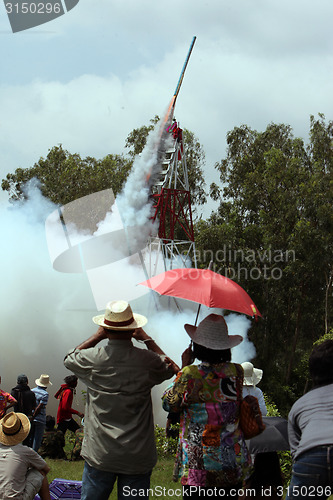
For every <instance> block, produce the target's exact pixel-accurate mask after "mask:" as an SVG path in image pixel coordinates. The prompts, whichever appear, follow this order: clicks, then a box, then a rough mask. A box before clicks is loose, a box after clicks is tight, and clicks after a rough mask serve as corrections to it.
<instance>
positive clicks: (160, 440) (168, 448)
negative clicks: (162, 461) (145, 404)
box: [155, 424, 179, 458]
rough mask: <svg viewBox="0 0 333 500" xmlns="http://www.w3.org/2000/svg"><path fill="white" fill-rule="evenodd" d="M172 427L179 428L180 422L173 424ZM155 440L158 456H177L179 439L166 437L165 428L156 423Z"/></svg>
mask: <svg viewBox="0 0 333 500" xmlns="http://www.w3.org/2000/svg"><path fill="white" fill-rule="evenodd" d="M171 429H177V430H178V429H179V424H173V425H171ZM155 442H156V449H157V456H158V457H159V458H170V457H175V455H176V451H177V444H178V439H175V438H172V437H168V438H167V437H166V435H165V429H164V428H163V427H160V426H158V425H155Z"/></svg>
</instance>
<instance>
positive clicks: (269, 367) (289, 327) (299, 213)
mask: <svg viewBox="0 0 333 500" xmlns="http://www.w3.org/2000/svg"><path fill="white" fill-rule="evenodd" d="M332 140H333V123H332V122H329V123H328V124H326V123H325V119H324V117H323V116H322V115H319V119H314V117H311V119H310V137H309V144H308V145H307V146H305V145H304V142H303V141H302V140H301V139H299V138H295V137H294V136H293V133H292V129H291V127H290V126H288V125H283V124H281V125H277V124H270V125H269V126H268V127H267V128H266V130H265V131H264V132H257V131H254V130H251V129H250V128H249V127H247V126H246V125H243V126H241V127H236V128H234V129H233V130H232V131H231V132H229V133H228V135H227V145H228V149H227V156H226V158H225V159H223V160H221V162H219V163H218V164H217V165H216V168H217V169H218V171H219V173H220V179H221V185H222V186H223V187H219V186H217V185H212V186H211V194H212V195H213V196H214V197H215V199H216V198H218V197H220V206H219V209H218V211H217V213H215V214H213V215H212V216H211V217H210V219H209V220H208V221H200V223H199V224H198V226H197V233H198V237H197V241H196V247H197V251H198V252H199V253H200V254H201V255H202V256H204V257H205V258H203V259H201V260H202V262H201V265H202V266H206V265H207V264H208V257H209V258H211V257H212V255H213V256H216V255H220V259H219V262H216V259H215V267H216V264H219V265H220V269H218V271H219V272H221V273H222V274H227V275H229V277H232V278H234V279H235V280H236V281H237V282H239V283H240V284H241V285H242V286H243V287H244V288H245V289H246V290H247V291H248V292H249V294H250V296H251V297H252V298H253V300H254V302H255V303H256V304H257V306H258V308H259V310H260V311H261V312H262V313H263V315H264V319H263V320H262V321H259V322H258V323H257V324H255V325H254V326H253V328H252V329H251V332H250V336H251V339H252V340H253V341H254V343H255V346H256V349H257V360H256V363H257V364H259V366H262V367H264V369H265V377H264V379H263V382H262V388H263V390H265V387H267V390H269V393H270V394H271V395H272V397H273V399H274V400H276V401H279V402H280V404H279V407H281V408H283V407H284V408H287V407H288V405H289V404H290V403H291V402H293V400H294V399H295V398H296V397H298V396H299V395H300V394H299V392H298V391H299V390H300V387H299V386H298V385H297V380H296V379H297V377H296V378H294V369H295V366H296V364H297V359H298V357H299V356H300V354H301V353H302V352H303V350H304V349H307V348H308V347H309V346H311V345H312V343H313V342H314V341H315V340H316V339H318V338H319V337H320V336H321V335H322V334H323V333H325V331H328V329H329V327H330V325H331V324H332V319H333V318H332V306H333V304H332V294H331V290H332V229H333V227H332V193H333V190H332V158H333V156H332V155H333V148H332V144H333V142H332ZM208 250H211V252H210V253H209V252H208ZM221 250H223V251H222V252H221ZM218 252H219V253H218ZM266 380H267V381H269V382H267V384H269V387H268V385H267V386H266V385H265V384H266ZM272 380H275V382H276V383H275V384H274V383H273V384H272ZM281 388H282V389H281ZM272 391H273V392H272ZM275 391H276V393H275ZM281 391H284V398H285V399H284V401H283V402H282V403H281Z"/></svg>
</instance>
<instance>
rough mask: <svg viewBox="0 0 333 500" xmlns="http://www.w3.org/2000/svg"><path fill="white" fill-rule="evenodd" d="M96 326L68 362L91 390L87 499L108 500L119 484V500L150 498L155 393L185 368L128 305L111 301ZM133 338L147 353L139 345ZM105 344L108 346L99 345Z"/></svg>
mask: <svg viewBox="0 0 333 500" xmlns="http://www.w3.org/2000/svg"><path fill="white" fill-rule="evenodd" d="M93 322H94V323H95V324H97V325H98V326H99V328H98V330H97V331H96V333H94V334H93V335H92V336H91V337H90V338H89V339H87V340H86V341H84V342H83V343H82V344H80V345H79V346H78V347H76V348H75V349H74V350H71V351H70V352H69V353H68V354H67V355H66V357H65V360H64V364H65V366H66V368H68V369H69V370H70V371H71V372H73V373H75V375H77V376H78V378H79V379H80V380H81V381H82V382H83V383H84V384H85V385H86V386H87V399H86V408H85V417H84V420H85V426H84V438H83V443H82V451H81V455H82V457H83V458H84V460H85V465H84V471H83V476H82V492H81V499H82V500H91V499H92V498H93V499H94V500H107V499H108V498H109V495H110V494H111V492H112V490H113V486H114V484H115V482H116V481H117V486H118V499H125V498H133V497H140V498H143V499H147V498H148V497H149V491H148V490H149V488H150V476H151V471H152V469H153V467H154V466H155V464H156V461H157V454H156V446H155V438H154V421H153V412H152V401H151V389H152V387H153V386H155V385H157V384H160V383H161V382H163V381H164V380H167V379H170V378H171V377H172V375H173V374H174V373H176V372H177V371H178V370H179V367H178V366H177V365H175V363H173V362H172V361H171V360H169V358H167V357H166V356H165V355H164V353H163V351H162V350H161V349H160V348H159V347H158V345H157V344H156V343H155V341H154V340H153V339H152V338H151V337H150V336H148V335H147V333H146V332H145V331H144V330H143V328H142V327H143V326H144V325H145V324H146V323H147V318H145V317H144V316H142V315H141V314H137V313H133V311H132V309H131V306H130V305H129V304H128V302H126V301H124V300H116V301H112V302H109V303H108V304H107V306H106V310H105V314H104V315H98V316H95V317H94V318H93ZM132 337H133V338H134V339H136V340H138V341H141V342H142V346H145V347H146V348H147V349H142V348H139V347H136V346H134V345H133V343H132ZM102 340H108V343H107V344H106V345H103V346H98V344H99V343H100V342H101V341H102Z"/></svg>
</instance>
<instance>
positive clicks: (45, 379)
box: [35, 373, 52, 387]
mask: <svg viewBox="0 0 333 500" xmlns="http://www.w3.org/2000/svg"><path fill="white" fill-rule="evenodd" d="M35 384H36V385H38V386H39V387H47V386H48V385H52V382H50V377H49V376H48V375H45V373H42V375H41V376H40V377H39V378H36V380H35Z"/></svg>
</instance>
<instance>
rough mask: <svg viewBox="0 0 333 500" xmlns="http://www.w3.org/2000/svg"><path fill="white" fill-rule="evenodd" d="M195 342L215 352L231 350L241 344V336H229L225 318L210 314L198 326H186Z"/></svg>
mask: <svg viewBox="0 0 333 500" xmlns="http://www.w3.org/2000/svg"><path fill="white" fill-rule="evenodd" d="M184 328H185V330H186V332H187V333H188V335H189V336H190V337H191V339H192V340H193V342H195V343H196V344H199V345H202V346H204V347H208V349H213V350H215V351H216V350H223V349H231V348H232V347H235V346H236V345H238V344H240V343H241V342H242V340H243V338H242V337H241V336H240V335H228V327H227V324H226V322H225V319H224V318H223V316H219V315H218V314H210V315H209V316H207V317H206V318H205V319H204V320H202V321H201V323H199V325H198V326H193V325H184Z"/></svg>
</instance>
